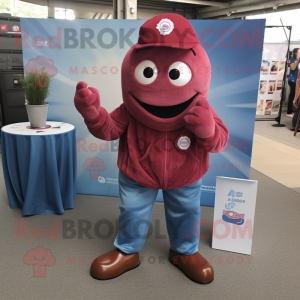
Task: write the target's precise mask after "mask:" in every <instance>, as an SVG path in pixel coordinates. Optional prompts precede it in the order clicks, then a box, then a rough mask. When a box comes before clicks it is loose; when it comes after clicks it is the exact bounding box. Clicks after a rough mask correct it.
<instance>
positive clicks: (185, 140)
mask: <svg viewBox="0 0 300 300" xmlns="http://www.w3.org/2000/svg"><path fill="white" fill-rule="evenodd" d="M190 145H191V140H190V138H189V137H187V136H181V137H180V138H179V139H178V141H177V146H178V148H179V149H181V150H187V149H188V148H189V147H190Z"/></svg>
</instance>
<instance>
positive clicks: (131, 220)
mask: <svg viewBox="0 0 300 300" xmlns="http://www.w3.org/2000/svg"><path fill="white" fill-rule="evenodd" d="M201 185H202V179H200V180H199V181H197V182H195V183H193V184H190V185H188V186H184V187H181V188H177V189H169V190H164V191H163V197H164V204H165V216H166V222H167V230H168V235H169V239H170V244H171V248H172V249H173V250H174V251H175V252H177V253H181V254H185V255H191V254H194V253H196V252H197V251H198V244H199V234H200V196H201ZM119 191H120V206H119V208H120V216H119V232H118V235H117V237H116V239H115V242H114V245H115V247H117V248H118V249H120V250H121V251H123V252H125V253H135V252H138V251H140V250H141V249H142V248H143V246H144V243H145V239H146V236H147V232H148V228H149V223H150V220H151V215H152V210H153V206H154V203H155V199H156V196H157V193H158V190H155V189H149V188H146V187H143V186H141V185H139V184H137V183H136V182H134V181H132V180H130V179H128V178H127V177H126V176H125V175H124V174H123V173H122V172H121V171H119Z"/></svg>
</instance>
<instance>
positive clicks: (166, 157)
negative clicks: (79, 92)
mask: <svg viewBox="0 0 300 300" xmlns="http://www.w3.org/2000/svg"><path fill="white" fill-rule="evenodd" d="M167 159H168V132H167V131H166V155H165V172H164V181H163V189H164V188H166V173H167Z"/></svg>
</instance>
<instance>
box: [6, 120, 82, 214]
mask: <svg viewBox="0 0 300 300" xmlns="http://www.w3.org/2000/svg"><path fill="white" fill-rule="evenodd" d="M47 125H51V127H50V128H48V129H29V128H28V127H30V124H29V122H26V123H16V124H11V125H7V126H4V127H2V129H1V150H2V163H3V173H4V178H5V185H6V189H7V194H8V199H9V206H10V207H11V208H17V207H20V208H22V212H23V214H24V215H33V214H52V213H63V212H64V209H69V208H74V199H75V197H76V135H75V133H76V131H75V127H74V126H73V125H71V124H67V123H63V122H47Z"/></svg>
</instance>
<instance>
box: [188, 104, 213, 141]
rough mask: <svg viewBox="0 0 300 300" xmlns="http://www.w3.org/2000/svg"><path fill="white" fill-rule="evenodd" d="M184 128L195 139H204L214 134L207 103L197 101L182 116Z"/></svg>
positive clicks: (209, 108) (211, 114) (210, 112)
mask: <svg viewBox="0 0 300 300" xmlns="http://www.w3.org/2000/svg"><path fill="white" fill-rule="evenodd" d="M184 121H185V126H186V128H187V129H189V130H190V131H192V132H193V133H194V134H195V135H196V136H197V137H199V138H202V139H206V138H210V137H212V136H213V135H214V133H215V120H214V116H213V112H212V110H211V107H210V105H209V103H208V101H207V100H206V99H205V98H202V99H199V100H198V101H197V103H196V105H195V106H194V107H192V108H191V109H190V110H189V111H188V112H187V114H186V115H185V116H184Z"/></svg>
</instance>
